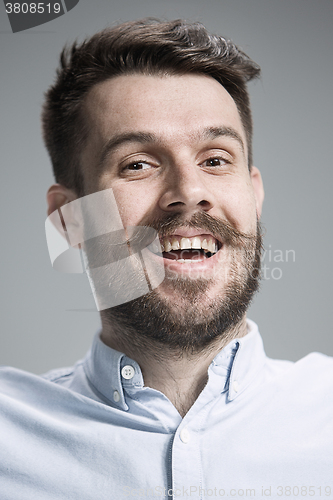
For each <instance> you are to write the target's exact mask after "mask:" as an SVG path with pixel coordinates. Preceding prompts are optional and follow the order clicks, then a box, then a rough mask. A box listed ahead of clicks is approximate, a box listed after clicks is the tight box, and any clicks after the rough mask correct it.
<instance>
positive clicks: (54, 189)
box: [47, 184, 82, 248]
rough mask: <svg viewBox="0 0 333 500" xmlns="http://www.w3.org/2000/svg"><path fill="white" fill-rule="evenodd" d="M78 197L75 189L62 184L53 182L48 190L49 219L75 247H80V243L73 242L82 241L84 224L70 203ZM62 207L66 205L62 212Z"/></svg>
mask: <svg viewBox="0 0 333 500" xmlns="http://www.w3.org/2000/svg"><path fill="white" fill-rule="evenodd" d="M77 198H78V196H77V194H76V193H75V191H73V190H71V189H68V188H66V187H65V186H63V185H62V184H53V185H52V186H51V187H50V189H49V190H48V192H47V205H48V210H47V215H48V217H49V220H50V221H51V222H52V224H53V225H54V226H55V228H56V229H57V230H58V232H59V233H60V234H61V236H62V237H64V238H65V239H66V240H67V242H68V244H69V245H71V246H72V247H73V248H79V245H77V244H74V243H72V242H73V241H77V240H78V241H81V239H82V238H81V236H82V234H81V233H82V232H81V226H82V225H80V221H79V220H78V218H77V214H76V213H75V207H73V206H72V205H68V204H69V203H70V202H72V201H74V200H76V199H77ZM65 206H66V207H65ZM61 207H64V210H63V211H61V212H60V211H59V209H60V208H61ZM58 211H59V212H58Z"/></svg>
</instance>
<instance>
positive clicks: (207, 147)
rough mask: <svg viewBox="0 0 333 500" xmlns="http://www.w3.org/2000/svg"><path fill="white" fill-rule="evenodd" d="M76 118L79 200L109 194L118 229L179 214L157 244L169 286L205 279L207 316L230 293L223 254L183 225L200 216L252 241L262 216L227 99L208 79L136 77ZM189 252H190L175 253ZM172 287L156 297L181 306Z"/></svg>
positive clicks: (112, 84)
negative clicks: (81, 136) (80, 144)
mask: <svg viewBox="0 0 333 500" xmlns="http://www.w3.org/2000/svg"><path fill="white" fill-rule="evenodd" d="M84 112H85V117H86V123H88V124H89V135H88V140H87V144H86V148H85V150H84V151H83V154H82V166H83V171H84V177H85V187H86V194H89V193H92V192H95V191H99V190H102V189H107V188H110V187H111V188H112V189H113V192H114V195H115V198H116V201H117V204H118V208H119V211H120V215H121V218H122V221H123V224H124V226H137V225H144V224H148V225H150V224H151V223H152V222H153V221H159V220H165V219H167V220H170V218H171V219H172V218H173V216H175V215H176V214H177V215H178V220H179V221H180V222H178V223H177V226H178V227H177V228H175V229H174V230H173V231H172V234H171V235H170V234H169V235H168V237H166V238H162V243H163V245H164V249H165V250H170V246H171V252H169V254H164V256H165V258H164V265H165V268H166V272H167V277H168V276H169V277H170V278H177V277H182V278H184V279H185V280H186V279H188V280H195V279H204V280H205V279H208V278H212V279H211V282H210V286H209V287H208V288H207V289H206V292H205V294H204V296H202V297H201V306H202V307H203V309H204V308H205V307H208V306H209V304H210V303H211V301H212V300H213V299H214V298H215V296H217V295H219V296H221V293H222V294H223V290H224V288H225V287H226V286H227V284H228V283H227V282H228V272H227V271H228V269H227V268H226V266H227V265H228V258H229V259H230V255H229V254H230V251H231V249H230V246H229V245H228V244H227V243H226V242H224V241H223V238H220V237H219V236H218V237H217V238H216V236H217V235H212V234H211V233H212V232H211V231H209V230H207V228H200V227H196V228H193V227H192V228H191V227H187V225H186V222H187V221H189V220H191V218H192V217H193V216H196V215H197V214H202V213H204V214H208V215H209V216H212V217H214V218H217V219H220V220H222V221H224V222H226V223H228V224H229V225H230V226H232V227H233V228H235V229H236V230H238V231H240V232H242V233H246V234H251V235H254V234H255V232H256V221H257V213H259V212H260V207H261V194H260V192H258V187H259V191H260V182H259V180H258V176H259V174H258V171H257V170H256V169H254V170H253V171H252V173H250V172H249V170H248V159H247V143H246V136H245V132H244V129H243V126H242V123H241V119H240V116H239V113H238V110H237V108H236V105H235V103H234V101H233V99H232V98H231V97H230V95H229V94H228V92H227V91H226V90H225V89H224V88H223V87H222V86H221V85H220V84H219V83H218V82H217V81H215V80H214V79H213V78H210V77H206V76H202V75H184V76H163V77H160V76H146V75H139V74H135V75H127V76H120V77H116V78H114V79H110V80H108V81H105V82H103V83H101V84H98V85H96V86H95V87H94V88H93V89H92V90H91V92H90V94H89V96H88V98H87V100H86V105H85V110H84ZM182 221H183V222H184V223H182ZM188 240H190V242H189V241H188ZM204 240H206V241H204ZM190 245H191V246H192V247H194V249H193V248H192V252H186V251H183V252H182V253H181V250H180V249H179V250H178V251H175V249H176V248H178V246H179V247H180V248H181V247H182V246H183V247H184V248H189V246H190ZM205 246H206V252H204V251H202V248H201V247H205ZM197 247H199V248H197ZM200 248H201V250H200ZM216 248H217V249H218V252H217V254H215V255H213V256H211V257H210V258H206V257H207V255H209V253H207V251H208V250H213V251H214V250H216ZM213 251H212V252H211V253H213ZM180 254H181V255H180ZM168 257H169V258H168ZM183 260H185V262H183ZM175 281H177V280H175V279H173V280H172V279H169V280H168V279H166V280H165V281H164V283H163V284H162V285H161V286H160V287H159V288H158V293H159V294H160V295H161V296H163V298H164V299H165V300H167V301H170V302H171V303H175V304H177V305H178V307H179V306H180V304H182V299H183V297H182V290H181V289H180V290H179V289H177V290H175V286H174V285H175V283H173V282H175ZM184 307H186V304H185V303H184Z"/></svg>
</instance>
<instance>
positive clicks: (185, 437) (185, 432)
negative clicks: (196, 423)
mask: <svg viewBox="0 0 333 500" xmlns="http://www.w3.org/2000/svg"><path fill="white" fill-rule="evenodd" d="M179 437H180V439H181V441H183V443H184V444H187V443H188V442H189V440H190V433H189V432H188V430H187V429H186V427H184V428H183V429H182V430H181V431H180V433H179Z"/></svg>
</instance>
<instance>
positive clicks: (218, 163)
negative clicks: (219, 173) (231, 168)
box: [203, 156, 229, 167]
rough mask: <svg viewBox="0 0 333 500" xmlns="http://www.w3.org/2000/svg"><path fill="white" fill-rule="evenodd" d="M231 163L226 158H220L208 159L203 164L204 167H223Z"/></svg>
mask: <svg viewBox="0 0 333 500" xmlns="http://www.w3.org/2000/svg"><path fill="white" fill-rule="evenodd" d="M228 163H229V162H228V161H227V160H226V159H225V158H221V157H219V156H216V157H212V158H208V160H205V161H204V162H203V166H204V167H223V166H224V165H226V164H228Z"/></svg>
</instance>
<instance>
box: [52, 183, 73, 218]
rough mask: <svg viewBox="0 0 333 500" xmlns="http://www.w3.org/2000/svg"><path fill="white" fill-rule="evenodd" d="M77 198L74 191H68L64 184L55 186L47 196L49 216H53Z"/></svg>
mask: <svg viewBox="0 0 333 500" xmlns="http://www.w3.org/2000/svg"><path fill="white" fill-rule="evenodd" d="M76 198H77V195H76V193H75V192H74V191H73V190H72V189H68V188H66V187H65V186H63V185H62V184H53V185H52V186H51V187H50V189H49V190H48V192H47V195H46V199H47V206H48V209H47V215H48V216H49V215H51V214H52V212H54V211H55V210H58V209H59V208H60V207H62V206H63V205H66V203H69V202H70V201H73V200H75V199H76Z"/></svg>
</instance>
